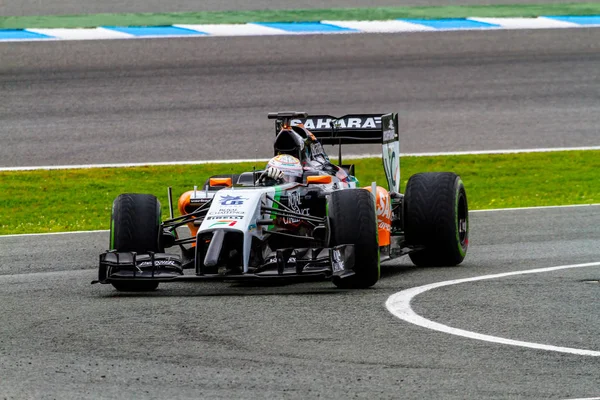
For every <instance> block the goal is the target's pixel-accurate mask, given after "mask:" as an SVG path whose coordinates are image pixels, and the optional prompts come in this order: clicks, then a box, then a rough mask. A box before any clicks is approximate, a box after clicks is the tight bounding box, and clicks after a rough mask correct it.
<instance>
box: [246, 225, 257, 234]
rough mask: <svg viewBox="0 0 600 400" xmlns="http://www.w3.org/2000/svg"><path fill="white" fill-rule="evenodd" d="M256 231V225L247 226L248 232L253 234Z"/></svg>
mask: <svg viewBox="0 0 600 400" xmlns="http://www.w3.org/2000/svg"><path fill="white" fill-rule="evenodd" d="M255 230H256V224H250V225H248V232H254V231H255Z"/></svg>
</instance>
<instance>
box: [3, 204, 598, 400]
mask: <svg viewBox="0 0 600 400" xmlns="http://www.w3.org/2000/svg"><path fill="white" fill-rule="evenodd" d="M599 219H600V206H591V207H578V208H560V209H538V210H526V211H523V210H521V211H500V212H485V213H472V214H471V227H472V230H471V241H470V249H469V254H468V256H467V259H466V260H465V262H464V263H463V264H462V265H461V266H458V267H453V268H433V269H423V268H416V267H414V266H412V264H411V263H410V261H409V260H408V258H402V259H400V261H399V262H397V263H396V264H395V265H394V266H393V267H386V268H384V269H383V277H382V279H381V280H380V281H379V282H378V283H377V285H376V286H374V287H373V288H372V289H369V290H362V291H345V290H337V289H335V288H334V287H333V285H332V284H331V283H329V282H312V283H302V284H296V285H288V286H244V285H239V284H229V283H212V284H194V283H177V284H162V285H161V286H160V287H159V290H158V291H156V292H153V293H151V294H146V295H142V294H119V293H118V292H116V291H114V290H113V289H112V287H110V286H105V285H96V286H92V285H90V284H89V283H90V281H91V280H92V279H94V278H95V274H96V272H95V270H94V269H93V268H95V263H96V260H97V257H98V253H99V252H101V251H103V250H104V248H105V247H106V244H107V242H108V234H107V233H106V232H96V233H75V234H64V235H41V236H29V237H1V236H0V304H2V307H0V320H1V321H2V324H1V325H0V376H2V381H1V383H0V388H1V390H0V391H1V392H2V396H3V397H5V398H9V399H10V398H19V399H20V398H60V399H80V398H138V399H142V398H143V399H146V398H148V399H151V398H178V399H188V398H189V399H192V398H210V399H220V398H223V399H225V398H294V399H306V398H340V399H348V398H378V399H399V398H402V399H424V398H428V399H466V398H469V399H507V398H514V399H542V398H547V399H567V398H571V399H572V398H585V397H594V396H599V395H600V385H599V383H600V377H599V376H598V370H599V367H600V357H590V356H577V355H569V354H561V353H556V352H551V351H542V350H532V349H526V348H518V347H512V346H508V345H500V344H493V343H487V342H481V341H477V340H472V339H466V338H462V337H457V336H453V335H448V334H445V333H440V332H434V331H430V330H427V329H425V328H421V327H417V326H414V325H411V324H408V323H406V322H403V321H401V320H399V319H396V318H395V317H393V316H392V315H391V314H390V313H389V312H388V311H387V310H386V308H385V305H384V304H385V302H386V299H387V298H388V297H389V296H390V295H392V294H394V293H396V292H398V291H400V290H403V289H406V288H410V287H416V286H421V285H424V284H428V283H433V282H440V281H446V280H450V279H458V278H465V277H474V276H481V275H488V274H492V273H500V272H509V271H519V270H530V269H534V268H543V267H550V266H556V265H565V264H575V263H586V262H595V261H600V247H599V246H598V243H599V242H600V226H599V225H598V224H597V221H598V220H599ZM599 278H600V267H592V268H580V269H566V270H561V271H556V272H551V273H543V274H535V275H521V276H514V277H507V278H503V279H495V280H490V281H480V282H472V283H465V284H461V285H456V286H449V287H443V288H440V289H436V290H431V291H429V292H426V293H424V294H422V295H420V296H418V297H417V298H415V300H414V301H413V304H412V307H413V309H414V310H415V311H416V312H417V313H419V314H420V315H422V316H424V317H426V318H429V319H432V320H434V321H437V322H440V323H444V324H448V325H450V326H453V327H457V328H461V329H465V330H472V331H476V332H479V333H486V334H490V335H495V336H500V337H505V338H511V339H517V340H523V341H530V342H537V343H544V344H551V345H557V346H566V347H574V348H580V349H587V350H593V351H600V339H599V335H598V331H599V330H600V322H599V320H598V318H597V316H598V298H599V296H600V284H598V283H597V280H598V279H599ZM589 280H596V282H595V283H589V282H586V281H589Z"/></svg>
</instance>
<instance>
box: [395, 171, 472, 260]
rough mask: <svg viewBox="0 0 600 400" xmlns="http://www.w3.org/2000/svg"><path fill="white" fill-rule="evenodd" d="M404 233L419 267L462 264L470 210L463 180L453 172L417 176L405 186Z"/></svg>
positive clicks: (467, 236) (411, 178)
mask: <svg viewBox="0 0 600 400" xmlns="http://www.w3.org/2000/svg"><path fill="white" fill-rule="evenodd" d="M404 232H405V235H406V241H407V243H408V244H409V245H413V246H424V247H425V249H423V250H421V251H418V252H414V253H411V254H410V258H411V260H412V261H413V263H415V264H416V265H418V266H453V265H458V264H460V263H461V262H462V261H463V260H464V258H465V256H466V254H467V248H468V245H469V210H468V203H467V194H466V191H465V187H464V184H463V182H462V180H461V178H460V177H459V176H458V175H456V174H454V173H452V172H429V173H420V174H415V175H413V176H411V177H410V179H409V180H408V183H407V185H406V191H405V197H404Z"/></svg>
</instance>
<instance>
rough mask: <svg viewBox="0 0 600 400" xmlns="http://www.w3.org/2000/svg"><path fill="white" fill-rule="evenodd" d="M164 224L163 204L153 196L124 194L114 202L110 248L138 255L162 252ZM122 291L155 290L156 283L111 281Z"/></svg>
mask: <svg viewBox="0 0 600 400" xmlns="http://www.w3.org/2000/svg"><path fill="white" fill-rule="evenodd" d="M160 223H161V209H160V202H159V201H158V199H157V198H156V196H153V195H151V194H134V193H129V194H122V195H119V197H117V198H116V199H115V201H114V202H113V209H112V216H111V224H110V249H111V250H116V251H133V252H136V253H140V254H142V253H148V252H155V253H162V252H164V249H161V248H160V245H159V242H158V234H159V230H160ZM111 283H112V285H113V286H114V287H115V289H117V290H120V291H133V292H140V291H152V290H154V289H156V288H157V287H158V282H153V281H131V282H130V281H122V282H111Z"/></svg>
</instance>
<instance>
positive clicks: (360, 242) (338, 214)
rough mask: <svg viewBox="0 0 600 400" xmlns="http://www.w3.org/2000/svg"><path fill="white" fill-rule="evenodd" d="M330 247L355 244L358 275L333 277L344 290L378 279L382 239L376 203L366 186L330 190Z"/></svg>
mask: <svg viewBox="0 0 600 400" xmlns="http://www.w3.org/2000/svg"><path fill="white" fill-rule="evenodd" d="M328 215H329V224H330V232H331V237H330V246H331V247H333V246H337V245H341V244H353V245H354V272H355V275H353V276H351V277H348V278H344V279H339V278H338V279H334V280H333V283H334V284H335V285H336V286H337V287H339V288H342V289H365V288H368V287H371V286H373V285H374V284H375V283H377V281H378V280H379V276H380V269H379V238H378V230H377V215H376V213H375V202H374V201H373V196H372V195H371V193H370V192H369V191H367V190H364V189H347V190H340V191H336V192H333V193H331V195H330V197H329V203H328Z"/></svg>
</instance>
